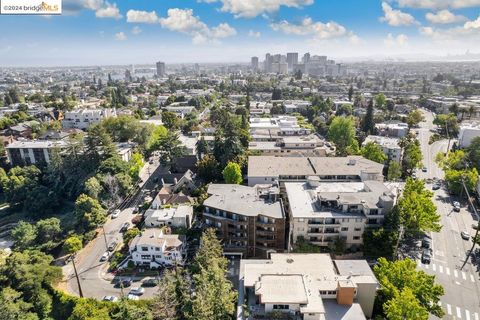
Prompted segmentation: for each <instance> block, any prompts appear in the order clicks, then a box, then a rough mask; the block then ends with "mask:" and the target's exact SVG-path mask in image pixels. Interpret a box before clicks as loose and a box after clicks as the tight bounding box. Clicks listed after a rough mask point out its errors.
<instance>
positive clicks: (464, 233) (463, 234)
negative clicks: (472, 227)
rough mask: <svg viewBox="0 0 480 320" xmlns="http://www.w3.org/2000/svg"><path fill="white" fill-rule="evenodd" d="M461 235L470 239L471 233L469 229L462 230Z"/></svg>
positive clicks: (464, 238) (465, 238)
mask: <svg viewBox="0 0 480 320" xmlns="http://www.w3.org/2000/svg"><path fill="white" fill-rule="evenodd" d="M460 236H461V237H462V239H463V240H469V239H470V233H468V232H467V231H462V232H461V233H460Z"/></svg>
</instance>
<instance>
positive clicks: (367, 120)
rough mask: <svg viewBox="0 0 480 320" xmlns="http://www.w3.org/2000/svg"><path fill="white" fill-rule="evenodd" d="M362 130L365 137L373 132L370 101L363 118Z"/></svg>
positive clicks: (373, 125) (373, 123) (371, 103)
mask: <svg viewBox="0 0 480 320" xmlns="http://www.w3.org/2000/svg"><path fill="white" fill-rule="evenodd" d="M362 130H363V132H365V134H366V135H369V134H372V133H374V132H375V121H374V119H373V101H372V100H370V102H369V103H368V106H367V113H366V114H365V117H364V118H363V125H362Z"/></svg>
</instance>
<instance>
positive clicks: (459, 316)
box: [457, 307, 462, 319]
mask: <svg viewBox="0 0 480 320" xmlns="http://www.w3.org/2000/svg"><path fill="white" fill-rule="evenodd" d="M457 318H459V319H461V318H462V310H460V307H457Z"/></svg>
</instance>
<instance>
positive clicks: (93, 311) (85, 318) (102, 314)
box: [68, 299, 111, 320]
mask: <svg viewBox="0 0 480 320" xmlns="http://www.w3.org/2000/svg"><path fill="white" fill-rule="evenodd" d="M110 319H111V318H110V315H109V310H108V308H107V306H106V305H104V304H100V303H98V302H97V301H95V300H93V299H80V300H78V302H77V303H76V304H75V308H73V311H72V314H71V315H70V317H69V318H68V320H110Z"/></svg>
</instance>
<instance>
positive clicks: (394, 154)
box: [362, 135, 402, 163]
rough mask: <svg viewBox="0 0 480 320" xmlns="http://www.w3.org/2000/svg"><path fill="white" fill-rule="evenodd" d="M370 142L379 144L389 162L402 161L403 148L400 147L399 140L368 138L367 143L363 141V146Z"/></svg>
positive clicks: (381, 137) (378, 137)
mask: <svg viewBox="0 0 480 320" xmlns="http://www.w3.org/2000/svg"><path fill="white" fill-rule="evenodd" d="M369 142H373V143H375V144H378V145H379V146H380V148H381V149H382V151H383V153H384V154H385V155H386V156H387V158H388V161H395V162H397V163H400V162H401V161H402V148H401V147H400V146H399V142H400V139H399V138H390V137H383V136H372V135H371V136H367V137H366V138H365V141H363V143H362V146H363V147H365V145H366V144H367V143H369Z"/></svg>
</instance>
